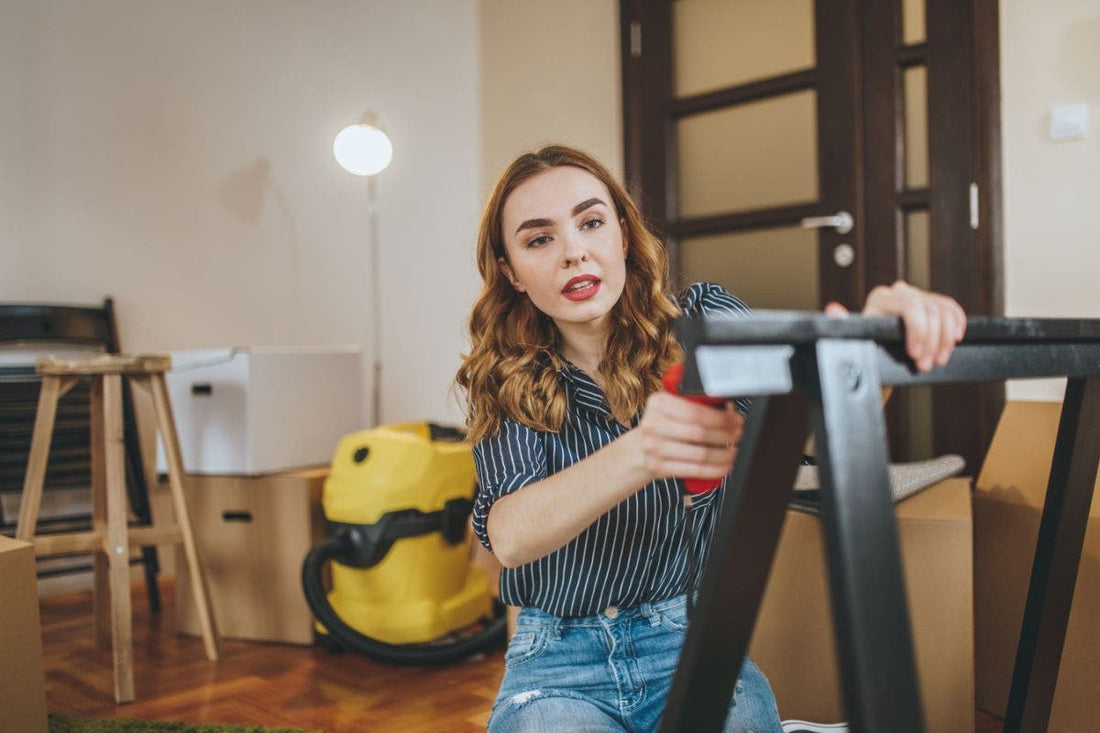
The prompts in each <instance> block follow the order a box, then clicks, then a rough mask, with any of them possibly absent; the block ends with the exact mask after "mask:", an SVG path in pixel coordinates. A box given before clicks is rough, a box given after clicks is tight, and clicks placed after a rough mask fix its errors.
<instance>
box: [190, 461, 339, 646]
mask: <svg viewBox="0 0 1100 733" xmlns="http://www.w3.org/2000/svg"><path fill="white" fill-rule="evenodd" d="M327 475H328V469H327V468H322V469H313V470H309V471H296V472H290V473H279V474H271V475H269V476H258V477H250V476H189V477H188V479H187V500H188V508H189V509H190V512H191V520H192V523H193V525H194V530H195V542H196V544H197V546H198V549H199V554H200V556H201V559H202V564H203V569H204V570H205V572H206V582H207V585H208V587H209V590H210V599H211V603H212V604H213V606H214V618H215V620H216V622H217V624H218V632H219V633H220V634H221V635H222V636H224V637H226V638H233V639H252V640H256V641H279V642H287V643H292V644H311V643H313V616H312V614H311V613H310V610H309V606H308V605H307V604H306V599H305V595H304V593H303V592H302V583H301V572H302V560H304V559H305V556H306V553H307V552H308V551H309V549H310V548H311V547H313V545H314V544H316V543H317V542H319V541H320V540H321V539H323V537H324V532H325V525H324V516H323V513H322V510H321V489H322V487H323V485H324V480H325V476H327ZM182 552H183V550H182V547H181V548H180V549H179V550H178V552H177V557H176V621H177V629H178V630H179V631H181V632H183V633H188V634H193V635H198V634H199V620H198V614H197V613H196V612H195V607H194V601H193V600H192V594H191V583H190V577H189V574H188V573H187V572H186V568H187V565H186V563H185V562H184V560H183V557H182Z"/></svg>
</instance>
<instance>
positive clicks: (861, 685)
mask: <svg viewBox="0 0 1100 733" xmlns="http://www.w3.org/2000/svg"><path fill="white" fill-rule="evenodd" d="M817 375H818V380H819V382H818V386H819V388H820V391H819V392H818V393H817V394H816V395H814V394H813V391H812V390H813V388H814V384H813V381H814V380H812V379H811V378H809V377H810V375H807V382H809V384H808V385H807V387H808V388H809V389H810V390H811V395H812V397H811V402H812V404H813V410H812V412H813V425H814V433H815V435H816V436H817V457H818V463H819V466H820V476H821V484H822V485H821V489H822V491H821V498H822V521H823V523H824V530H825V532H824V534H825V543H826V553H825V555H826V558H827V563H828V568H829V586H830V591H831V595H832V605H833V620H834V623H835V626H836V638H837V650H838V653H839V656H840V663H841V672H842V677H843V680H844V701H845V706H846V709H847V713H848V720H849V724H850V726H851V729H852V730H853V731H870V732H872V733H878V731H891V733H899V732H901V731H921V730H923V719H922V713H921V705H920V695H919V692H918V685H917V677H916V671H915V665H914V655H913V645H912V640H911V636H910V626H909V611H908V606H907V604H906V600H905V583H904V578H903V576H902V569H901V558H900V553H899V551H898V537H897V528H896V525H895V520H894V505H893V501H892V500H891V496H890V491H889V486H890V478H889V473H888V471H887V456H886V428H885V423H884V421H883V415H882V396H881V386H880V382H879V375H878V366H877V357H876V351H875V346H874V344H872V343H869V342H861V341H846V340H821V341H819V342H818V343H817Z"/></svg>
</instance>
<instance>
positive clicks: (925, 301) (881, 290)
mask: <svg viewBox="0 0 1100 733" xmlns="http://www.w3.org/2000/svg"><path fill="white" fill-rule="evenodd" d="M863 313H864V314H865V315H894V316H901V319H902V322H903V323H904V324H905V348H906V351H907V352H908V354H909V357H910V358H911V359H912V360H913V362H914V363H915V364H916V365H917V369H919V370H920V371H928V370H930V369H932V367H933V366H935V365H936V364H939V365H941V366H942V365H944V364H946V363H947V361H948V360H949V359H950V358H951V353H952V352H953V351H954V349H955V344H957V343H958V342H959V341H960V340H962V337H963V335H964V333H965V332H966V313H965V312H964V311H963V309H962V307H961V306H960V305H959V304H958V303H957V302H955V300H953V299H952V298H948V297H946V296H943V295H937V294H935V293H927V292H925V291H923V290H920V289H918V288H915V287H913V286H912V285H909V284H908V283H905V282H902V281H900V280H899V281H898V282H896V283H894V284H893V285H891V286H889V287H885V286H880V287H877V288H875V289H874V290H872V291H871V293H870V295H868V296H867V303H866V305H865V306H864V308H863Z"/></svg>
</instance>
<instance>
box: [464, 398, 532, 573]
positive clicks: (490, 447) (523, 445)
mask: <svg viewBox="0 0 1100 733" xmlns="http://www.w3.org/2000/svg"><path fill="white" fill-rule="evenodd" d="M474 468H475V470H476V471H477V484H478V490H477V497H476V498H475V499H474V511H473V524H474V533H475V534H476V535H477V537H478V539H479V540H481V544H483V545H485V547H486V548H488V549H489V551H490V552H492V550H493V547H492V545H491V544H490V542H489V532H488V528H487V522H488V519H489V510H490V509H491V508H492V507H493V503H494V502H496V500H497V499H499V498H500V497H502V496H506V495H508V494H511V493H512V492H513V491H518V490H519V489H522V488H523V487H524V486H526V485H527V484H530V483H534V482H535V481H540V480H542V479H544V478H546V449H545V446H544V445H543V442H542V437H541V436H540V435H539V433H538V431H536V430H534V429H533V428H529V427H527V426H526V425H521V424H519V423H517V422H514V421H512V420H509V419H507V418H505V419H504V420H503V421H502V422H501V427H500V430H499V431H498V432H497V434H496V435H493V436H490V437H487V438H483V439H482V440H480V441H478V443H476V444H475V445H474Z"/></svg>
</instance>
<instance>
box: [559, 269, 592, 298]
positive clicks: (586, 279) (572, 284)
mask: <svg viewBox="0 0 1100 733" xmlns="http://www.w3.org/2000/svg"><path fill="white" fill-rule="evenodd" d="M599 291H600V279H599V278H598V277H596V276H595V275H577V276H576V277H574V278H570V280H569V282H567V283H566V284H565V287H564V288H562V289H561V294H562V295H564V296H565V297H566V298H568V299H569V300H588V299H589V298H591V297H592V296H594V295H595V294H596V293H598V292H599Z"/></svg>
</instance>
